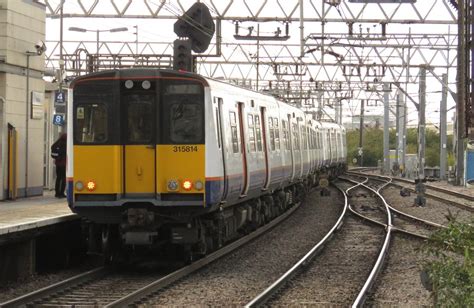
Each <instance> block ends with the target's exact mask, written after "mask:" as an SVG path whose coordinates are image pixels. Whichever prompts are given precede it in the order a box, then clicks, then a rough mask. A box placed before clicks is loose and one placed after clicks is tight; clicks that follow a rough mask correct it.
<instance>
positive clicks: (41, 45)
mask: <svg viewBox="0 0 474 308" xmlns="http://www.w3.org/2000/svg"><path fill="white" fill-rule="evenodd" d="M35 48H36V51H26V52H25V55H26V91H25V92H26V93H25V94H26V95H25V96H26V112H25V118H26V119H25V197H28V141H29V129H28V124H29V123H30V113H29V110H30V57H35V56H41V55H42V54H43V53H44V52H45V51H46V45H45V44H44V42H43V41H40V42H38V43H37V44H36V45H35Z"/></svg>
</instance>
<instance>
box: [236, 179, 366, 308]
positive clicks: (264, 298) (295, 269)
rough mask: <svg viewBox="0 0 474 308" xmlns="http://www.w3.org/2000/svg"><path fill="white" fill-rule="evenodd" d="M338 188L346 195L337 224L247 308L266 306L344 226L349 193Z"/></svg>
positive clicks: (248, 304) (247, 305)
mask: <svg viewBox="0 0 474 308" xmlns="http://www.w3.org/2000/svg"><path fill="white" fill-rule="evenodd" d="M356 186H357V185H356ZM336 188H337V189H339V191H341V192H342V194H343V195H344V208H343V210H342V213H341V215H340V216H339V218H338V220H337V221H336V224H335V225H334V226H333V227H332V228H331V230H329V232H328V233H327V234H326V235H325V236H324V237H323V238H322V239H321V241H319V242H318V243H317V244H316V245H315V246H313V248H311V250H310V251H309V252H308V253H306V255H305V256H304V257H303V258H301V259H300V260H299V261H298V262H297V263H296V264H295V265H293V266H292V267H291V268H290V269H289V270H288V271H287V272H286V273H284V274H283V275H282V276H280V278H278V279H277V280H276V281H275V282H274V283H273V284H272V285H270V286H269V287H268V288H267V289H265V290H264V291H263V292H262V293H260V294H259V295H257V296H256V297H255V298H254V299H252V300H251V301H250V302H249V303H247V304H246V305H245V307H247V308H250V307H258V306H262V305H264V304H265V303H266V302H267V301H268V300H269V299H270V298H271V297H272V296H273V295H274V294H275V293H276V292H277V291H278V290H279V289H280V288H281V287H283V286H284V285H285V284H286V283H287V282H288V281H290V280H291V278H293V277H294V276H295V275H296V273H297V272H298V271H299V270H300V269H301V268H303V267H304V266H305V265H307V264H308V263H309V262H310V261H311V259H313V257H314V256H315V255H316V254H317V253H318V252H319V251H320V250H321V249H322V248H323V247H324V244H326V242H327V241H328V240H329V239H330V238H331V237H332V235H333V234H334V232H335V231H336V230H338V229H339V228H340V227H341V226H342V222H343V219H344V216H345V214H346V211H347V206H348V199H347V191H346V192H345V191H344V190H343V189H341V188H340V187H338V186H336Z"/></svg>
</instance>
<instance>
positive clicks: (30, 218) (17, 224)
mask: <svg viewBox="0 0 474 308" xmlns="http://www.w3.org/2000/svg"><path fill="white" fill-rule="evenodd" d="M53 194H54V192H50V191H45V193H44V195H43V196H39V197H32V198H23V199H17V200H15V201H0V237H4V236H6V235H8V234H12V233H16V232H21V231H28V230H32V229H38V228H41V227H46V226H50V225H54V224H57V223H62V222H66V221H70V220H75V219H78V218H79V217H78V216H77V215H76V214H74V213H72V212H71V210H70V209H69V207H68V206H67V202H66V199H65V198H64V199H57V198H55V197H54V196H53Z"/></svg>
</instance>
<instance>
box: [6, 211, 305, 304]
mask: <svg viewBox="0 0 474 308" xmlns="http://www.w3.org/2000/svg"><path fill="white" fill-rule="evenodd" d="M299 206H300V204H297V205H294V206H293V207H292V208H290V209H289V210H288V211H287V212H285V213H284V214H282V215H281V216H279V217H277V218H276V219H274V220H273V221H271V222H270V223H268V224H266V225H264V226H262V227H261V228H259V229H257V230H256V231H254V232H252V233H251V234H249V235H246V236H244V237H242V238H240V239H239V240H237V241H235V242H233V243H230V244H229V245H227V246H225V247H223V248H222V249H219V250H218V251H215V252H213V253H211V254H209V255H207V256H206V257H204V258H202V259H199V260H197V261H195V262H193V263H192V264H190V265H188V266H185V267H182V268H180V269H178V270H176V271H168V272H157V273H145V274H144V273H126V272H121V271H114V270H112V269H110V268H103V267H101V268H97V269H95V270H92V271H88V272H86V273H83V274H80V275H77V276H75V277H72V278H69V279H67V280H64V281H62V282H59V283H56V284H54V285H51V286H48V287H46V288H43V289H41V290H38V291H35V292H32V293H29V294H26V295H23V296H21V297H18V298H15V299H12V300H9V301H7V302H4V303H1V304H0V307H19V306H30V305H42V306H50V305H52V306H68V307H69V306H101V307H123V306H126V305H130V304H133V303H135V302H139V301H140V300H141V299H143V298H146V297H147V296H148V295H149V294H152V293H154V292H157V291H158V290H160V289H162V288H165V287H166V286H169V285H170V284H172V283H173V282H175V281H177V280H179V279H181V278H183V277H185V276H187V275H189V274H191V273H193V272H195V271H197V270H199V269H201V268H203V267H204V266H206V265H207V264H209V263H211V262H213V261H215V260H217V259H219V258H221V257H223V256H224V255H227V254H229V253H230V252H232V251H234V250H236V249H237V248H239V247H241V246H243V245H245V244H247V243H248V242H250V241H251V240H253V239H255V238H256V237H258V236H260V235H262V234H264V233H265V232H267V231H268V230H270V229H271V228H273V227H275V226H276V225H278V224H279V223H281V222H282V221H283V220H285V219H286V218H287V217H289V216H290V215H291V214H292V213H294V211H295V210H296V209H297V208H298V207H299Z"/></svg>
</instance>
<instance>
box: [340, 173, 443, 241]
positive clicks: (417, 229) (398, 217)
mask: <svg viewBox="0 0 474 308" xmlns="http://www.w3.org/2000/svg"><path fill="white" fill-rule="evenodd" d="M341 179H343V180H347V181H350V182H352V183H353V184H356V183H358V182H359V181H360V180H361V177H359V176H358V177H357V179H356V180H354V179H351V178H347V177H341ZM365 179H367V183H366V186H368V187H370V188H371V189H373V190H375V191H377V192H380V191H381V190H383V189H384V188H385V187H386V186H387V185H389V184H390V181H389V180H388V179H387V180H385V181H383V180H381V179H376V180H374V179H369V178H365ZM380 182H382V184H380ZM375 191H372V193H374V192H375ZM362 196H365V195H364V193H362ZM356 197H357V194H356ZM351 201H352V204H351V206H350V207H349V210H350V211H351V212H352V213H353V214H354V215H356V216H359V217H360V218H362V219H365V220H368V221H371V222H373V223H376V224H379V225H380V226H383V227H384V228H387V227H388V225H387V224H386V223H384V222H383V219H382V218H381V216H382V213H386V210H384V209H385V208H388V209H389V210H390V213H391V215H392V225H393V229H394V231H397V232H401V233H405V234H407V235H411V236H414V237H418V238H421V239H428V238H429V236H430V235H431V234H432V233H433V232H434V231H436V230H439V229H440V228H445V226H443V225H441V224H438V223H436V222H432V221H430V220H426V219H422V218H419V217H415V216H413V215H410V214H407V213H405V212H403V211H400V210H398V209H396V208H394V207H393V206H392V205H390V204H388V203H386V207H385V208H384V207H380V206H377V205H375V206H371V204H366V203H363V202H361V200H360V198H358V199H354V198H352V199H351ZM372 205H373V204H372Z"/></svg>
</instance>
